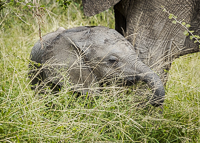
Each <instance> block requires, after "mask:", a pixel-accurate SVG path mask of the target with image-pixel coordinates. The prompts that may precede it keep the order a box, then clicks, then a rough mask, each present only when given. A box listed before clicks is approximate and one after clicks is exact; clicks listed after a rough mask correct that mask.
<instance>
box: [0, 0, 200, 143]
mask: <svg viewBox="0 0 200 143" xmlns="http://www.w3.org/2000/svg"><path fill="white" fill-rule="evenodd" d="M48 5H49V6H48V9H47V10H48V11H45V12H44V15H43V17H42V18H43V21H44V22H43V23H42V24H41V32H42V35H44V34H45V33H48V32H52V31H55V30H56V29H57V28H58V27H59V26H62V27H64V28H66V29H68V28H72V27H76V26H83V25H95V26H96V25H102V26H107V27H110V28H114V16H113V12H112V10H109V11H106V12H103V13H101V14H98V15H96V16H93V17H90V18H88V17H85V16H84V15H83V13H82V11H81V10H80V9H81V6H80V5H75V3H73V2H72V3H71V4H70V5H69V7H68V8H67V9H66V10H62V9H61V8H59V6H58V4H57V3H48ZM18 12H19V13H20V11H18ZM7 13H8V14H7ZM23 13H26V14H24V15H23V17H22V18H23V21H22V20H21V19H20V18H19V17H17V16H16V15H13V11H12V9H4V10H3V11H1V17H2V18H4V17H5V16H6V17H5V18H4V21H3V22H2V23H1V25H0V29H1V30H0V45H1V46H0V80H1V82H0V142H98V141H99V142H194V143H196V142H200V107H199V106H200V88H199V87H200V82H199V81H200V72H199V71H200V64H199V60H200V58H199V57H200V53H195V54H190V55H186V56H183V57H180V58H179V59H177V60H175V61H174V63H173V64H172V68H171V70H170V74H169V81H168V83H167V86H166V100H165V105H164V109H163V114H159V111H160V109H159V108H154V107H152V106H150V105H145V106H138V105H140V104H139V103H140V102H141V101H138V99H140V100H141V96H140V97H138V96H137V87H132V88H130V89H125V88H119V87H115V86H113V85H111V86H110V87H105V89H104V90H103V91H102V93H101V94H100V93H99V92H94V93H89V94H87V95H81V96H79V97H78V98H77V97H76V95H74V94H72V92H71V91H70V90H69V88H63V89H62V90H61V92H59V93H58V95H56V96H55V95H52V94H49V93H48V92H47V94H43V95H38V94H35V93H34V91H32V90H31V89H30V85H29V83H30V79H29V78H28V64H29V55H30V51H31V48H32V47H33V45H34V43H35V42H36V41H37V40H38V39H39V34H38V33H39V32H38V23H37V19H36V18H35V17H34V16H33V14H32V13H31V12H30V11H26V10H24V11H23ZM24 21H25V22H24ZM68 86H69V85H66V87H68ZM47 90H48V89H47ZM136 101H137V102H136Z"/></svg>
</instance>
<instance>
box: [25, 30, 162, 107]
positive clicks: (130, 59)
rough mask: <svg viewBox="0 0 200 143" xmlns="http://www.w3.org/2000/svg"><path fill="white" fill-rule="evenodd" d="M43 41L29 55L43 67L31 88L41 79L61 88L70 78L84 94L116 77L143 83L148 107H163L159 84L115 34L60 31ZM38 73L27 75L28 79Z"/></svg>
mask: <svg viewBox="0 0 200 143" xmlns="http://www.w3.org/2000/svg"><path fill="white" fill-rule="evenodd" d="M42 39H43V41H42V43H43V47H42V46H41V44H40V43H41V41H38V42H37V43H36V44H35V45H34V47H33V49H32V51H31V60H32V61H35V62H37V63H41V64H42V65H43V67H42V69H40V68H41V67H38V66H37V68H38V70H39V71H40V74H39V75H38V77H37V78H34V80H33V82H32V84H36V83H38V82H41V81H39V80H38V78H40V79H42V81H48V82H51V83H52V84H54V85H59V86H62V85H63V80H62V79H64V78H65V77H69V78H70V81H71V83H72V84H73V85H74V88H75V89H76V90H82V92H83V93H86V92H87V88H89V87H90V86H92V84H93V83H94V82H96V81H98V82H99V83H104V82H106V79H112V78H113V79H114V78H116V77H117V78H118V79H123V80H124V81H127V82H129V81H130V82H135V81H137V80H142V81H144V82H146V83H147V84H148V85H149V87H150V88H151V89H152V90H153V93H154V94H153V97H152V99H151V100H150V103H151V104H152V105H154V106H159V105H161V104H162V103H163V101H164V96H165V91H164V87H163V84H162V81H161V80H160V78H159V77H158V75H157V74H155V73H154V72H153V71H152V70H151V69H150V68H149V67H148V66H146V65H145V64H144V63H143V62H142V61H141V60H140V59H139V58H138V56H137V53H136V52H135V50H134V47H133V45H132V44H131V43H130V42H128V41H127V40H126V39H125V38H124V37H123V36H122V35H121V34H119V33H118V32H117V31H115V30H113V29H109V28H106V27H77V28H73V29H69V30H64V29H63V28H59V29H58V30H57V31H56V32H53V33H49V34H47V35H45V36H44V37H43V38H42ZM38 70H37V71H38ZM37 71H34V70H32V71H30V72H29V75H30V77H31V78H33V77H34V76H35V75H36V72H37ZM61 71H62V74H61ZM63 72H64V73H63ZM83 88H85V89H83Z"/></svg>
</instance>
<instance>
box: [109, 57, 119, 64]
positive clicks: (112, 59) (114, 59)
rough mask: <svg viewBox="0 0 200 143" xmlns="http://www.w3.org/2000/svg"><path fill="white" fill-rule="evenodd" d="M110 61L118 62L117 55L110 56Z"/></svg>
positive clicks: (112, 62)
mask: <svg viewBox="0 0 200 143" xmlns="http://www.w3.org/2000/svg"><path fill="white" fill-rule="evenodd" d="M108 61H109V62H110V63H111V64H114V63H117V62H118V58H117V57H115V56H110V57H109V59H108Z"/></svg>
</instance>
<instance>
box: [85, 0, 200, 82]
mask: <svg viewBox="0 0 200 143" xmlns="http://www.w3.org/2000/svg"><path fill="white" fill-rule="evenodd" d="M82 2H83V7H84V13H85V15H86V16H92V15H95V14H97V13H100V12H102V11H104V10H106V9H108V8H110V7H111V6H114V12H115V29H116V30H117V31H118V32H119V33H121V34H122V35H123V36H125V37H126V38H127V39H128V40H129V41H130V42H131V43H132V44H133V45H134V48H135V50H136V51H137V53H138V56H139V58H140V59H141V60H142V61H143V62H144V63H145V64H147V65H148V66H150V68H151V69H153V70H154V71H155V72H156V73H157V74H159V76H160V77H161V79H162V80H163V82H164V83H166V81H167V72H166V70H169V69H170V65H171V63H172V61H173V60H174V59H175V58H177V57H179V56H181V55H185V54H188V53H194V52H199V51H200V50H199V43H196V44H194V41H192V40H190V38H189V36H188V37H186V36H185V35H184V34H183V33H184V31H185V30H186V29H185V28H184V27H183V26H181V25H180V24H173V23H172V20H170V19H169V18H168V16H169V14H168V13H166V12H164V11H163V7H164V8H165V9H166V10H167V11H168V12H170V13H172V14H174V15H176V16H177V18H178V20H180V21H181V20H184V21H185V22H186V23H188V24H190V25H191V27H190V30H192V31H194V33H193V34H194V35H200V0H82Z"/></svg>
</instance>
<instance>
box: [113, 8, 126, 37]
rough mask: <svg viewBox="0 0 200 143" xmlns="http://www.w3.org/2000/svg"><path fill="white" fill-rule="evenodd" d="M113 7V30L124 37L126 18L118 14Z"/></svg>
mask: <svg viewBox="0 0 200 143" xmlns="http://www.w3.org/2000/svg"><path fill="white" fill-rule="evenodd" d="M116 7H117V6H115V7H114V12H115V30H117V31H118V32H119V33H120V34H122V35H123V36H125V33H126V18H125V17H124V16H123V15H122V14H121V13H120V11H119V10H117V8H116Z"/></svg>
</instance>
